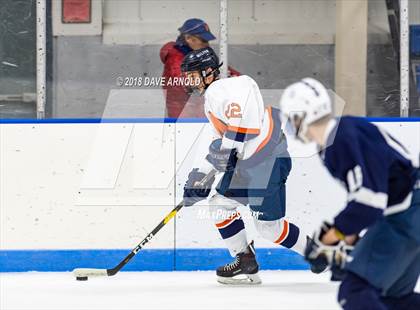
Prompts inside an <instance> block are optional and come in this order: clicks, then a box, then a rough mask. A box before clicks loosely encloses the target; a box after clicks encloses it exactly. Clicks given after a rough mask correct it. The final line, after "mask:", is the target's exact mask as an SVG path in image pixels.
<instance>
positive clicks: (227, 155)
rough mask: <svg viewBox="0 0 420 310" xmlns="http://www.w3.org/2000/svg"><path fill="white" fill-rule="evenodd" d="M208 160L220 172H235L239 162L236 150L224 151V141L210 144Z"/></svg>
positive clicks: (220, 140) (218, 140)
mask: <svg viewBox="0 0 420 310" xmlns="http://www.w3.org/2000/svg"><path fill="white" fill-rule="evenodd" d="M206 159H207V161H208V162H209V163H211V164H212V165H213V166H214V168H216V169H217V170H218V171H220V172H226V171H233V170H234V169H235V166H236V162H237V161H238V157H237V152H236V149H224V150H223V149H222V139H216V140H214V141H213V142H212V143H211V144H210V146H209V154H208V155H207V156H206Z"/></svg>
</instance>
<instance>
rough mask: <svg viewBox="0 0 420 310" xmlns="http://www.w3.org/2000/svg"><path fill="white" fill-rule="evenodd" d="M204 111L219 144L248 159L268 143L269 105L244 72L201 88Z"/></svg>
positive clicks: (271, 119) (270, 133)
mask: <svg viewBox="0 0 420 310" xmlns="http://www.w3.org/2000/svg"><path fill="white" fill-rule="evenodd" d="M204 96H205V104H204V111H205V113H206V116H207V118H208V119H209V121H210V123H211V124H212V127H213V128H214V133H215V136H216V137H221V138H222V148H226V149H233V148H236V150H237V151H238V154H239V157H240V158H241V159H244V160H246V159H248V158H250V157H251V156H252V155H254V154H255V153H257V152H259V151H260V150H261V149H262V148H264V146H265V145H266V144H267V143H268V141H269V140H270V138H271V135H272V132H273V127H274V124H273V122H274V121H273V117H272V113H271V108H265V107H264V102H263V99H262V96H261V92H260V89H259V87H258V85H257V83H256V82H255V81H254V80H253V79H252V78H250V77H249V76H247V75H241V76H238V77H232V78H228V79H221V80H217V81H215V82H213V83H212V84H211V85H210V86H209V87H208V89H207V90H206V92H205V95H204Z"/></svg>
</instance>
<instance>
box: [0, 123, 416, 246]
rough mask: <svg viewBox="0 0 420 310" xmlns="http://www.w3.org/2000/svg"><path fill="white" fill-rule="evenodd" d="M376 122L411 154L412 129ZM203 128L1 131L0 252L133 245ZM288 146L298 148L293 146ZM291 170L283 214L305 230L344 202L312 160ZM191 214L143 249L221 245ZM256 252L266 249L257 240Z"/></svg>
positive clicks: (171, 191) (184, 168)
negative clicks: (262, 248)
mask: <svg viewBox="0 0 420 310" xmlns="http://www.w3.org/2000/svg"><path fill="white" fill-rule="evenodd" d="M380 126H383V127H385V128H386V129H387V130H389V131H390V132H391V133H392V134H393V135H394V136H396V137H397V138H398V139H399V140H401V141H402V142H403V143H404V144H405V145H406V146H407V147H408V148H409V149H410V150H411V151H412V152H413V153H414V154H415V153H416V154H418V153H419V150H420V123H380ZM207 129H208V128H207V125H206V124H191V123H185V124H156V123H155V124H143V123H142V124H15V125H13V124H3V125H0V227H1V228H0V249H92V248H109V249H113V248H130V247H132V246H133V245H135V244H137V242H138V241H139V240H141V239H142V238H143V237H144V236H145V235H146V233H147V232H148V231H150V230H151V229H152V228H154V226H155V225H156V224H157V223H158V222H159V221H160V220H161V219H162V218H163V216H164V215H165V214H166V213H167V212H168V211H169V210H171V209H172V208H173V206H174V204H175V203H176V202H178V201H179V200H180V199H181V196H182V186H183V184H184V182H185V178H186V175H187V173H188V171H189V170H190V169H191V168H192V167H193V166H195V165H196V164H195V163H194V162H196V161H197V160H200V159H201V158H202V157H203V156H204V155H205V153H206V150H207V146H206V141H204V140H205V139H204V140H201V141H202V142H201V143H200V142H198V140H197V139H198V138H200V137H201V138H203V137H204V138H205V137H206V136H207V135H208V132H207ZM175 146H176V147H175ZM290 148H291V149H292V150H296V149H297V147H296V145H295V144H294V143H293V142H292V141H290ZM307 150H308V151H309V153H312V154H313V153H314V151H315V150H314V148H312V149H311V147H309V148H308V149H307ZM293 164H294V168H293V170H292V173H291V175H290V178H289V181H288V190H287V211H288V212H287V213H288V217H289V218H290V219H291V220H293V221H295V222H297V223H298V224H300V225H301V226H302V227H303V229H304V230H306V231H312V230H313V229H314V228H315V227H316V226H318V224H319V223H320V221H321V220H323V219H325V218H331V217H332V215H333V214H334V213H335V212H337V211H338V210H339V209H340V208H341V207H342V206H343V203H344V199H345V195H344V192H343V191H342V189H341V188H340V187H339V186H338V185H337V184H336V183H335V182H334V181H333V180H332V179H331V177H330V176H329V175H328V174H327V172H326V171H325V170H324V168H323V167H322V165H321V163H320V160H319V159H318V157H317V156H311V157H307V158H294V159H293ZM175 170H176V171H177V173H176V178H173V175H174V171H175ZM199 208H200V207H197V208H190V209H183V210H182V211H181V212H180V213H179V215H178V217H177V224H176V233H175V226H174V223H171V224H170V225H168V227H165V228H164V230H163V231H162V232H161V233H159V235H158V236H157V237H156V239H155V240H154V241H153V242H151V243H150V244H149V245H148V247H150V248H172V247H173V246H174V242H176V245H177V247H213V246H215V247H223V244H222V242H221V240H220V238H219V236H218V234H217V231H216V229H215V228H214V226H213V224H212V223H211V222H210V221H209V220H205V219H201V220H200V219H197V212H198V210H199ZM201 208H206V207H205V206H204V207H201ZM249 228H250V231H251V234H250V237H254V233H255V231H254V230H253V228H252V225H251V226H249ZM257 246H271V245H270V244H269V243H266V242H265V241H263V240H260V239H258V238H257Z"/></svg>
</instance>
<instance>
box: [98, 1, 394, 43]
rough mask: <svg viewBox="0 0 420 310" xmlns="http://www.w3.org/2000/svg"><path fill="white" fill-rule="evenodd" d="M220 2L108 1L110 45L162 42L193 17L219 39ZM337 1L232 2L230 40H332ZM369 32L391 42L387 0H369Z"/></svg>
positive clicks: (105, 36)
mask: <svg viewBox="0 0 420 310" xmlns="http://www.w3.org/2000/svg"><path fill="white" fill-rule="evenodd" d="M219 3H220V1H219V0H201V1H190V0H178V1H174V0H137V1H133V0H106V1H105V2H104V32H103V40H104V43H106V44H112V43H117V44H162V43H165V42H167V41H168V40H174V38H176V36H177V29H178V27H180V26H181V25H182V23H183V22H184V21H185V20H186V19H188V18H192V17H196V18H201V19H204V20H205V21H206V22H207V23H208V24H209V26H210V29H211V30H212V32H213V33H214V34H215V35H216V37H219ZM335 6H336V0H316V1H314V0H230V1H229V6H228V8H229V44H257V43H259V44H332V43H333V41H334V35H335ZM369 16H370V19H369V25H370V28H369V31H370V33H374V34H379V35H381V36H382V39H381V40H382V41H383V40H387V34H388V33H389V26H388V21H387V15H386V6H385V1H381V0H376V1H370V2H369Z"/></svg>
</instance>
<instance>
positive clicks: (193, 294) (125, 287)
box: [0, 271, 339, 310]
mask: <svg viewBox="0 0 420 310" xmlns="http://www.w3.org/2000/svg"><path fill="white" fill-rule="evenodd" d="M328 277H329V274H322V275H314V274H311V273H310V272H309V271H262V272H261V278H262V281H263V284H261V285H258V286H247V287H244V286H241V287H239V286H236V287H232V286H225V285H222V284H218V283H217V282H216V279H215V273H214V272H121V273H119V274H117V275H116V276H114V277H105V278H92V279H89V281H86V282H79V281H76V280H75V279H74V278H73V276H72V274H71V273H38V272H30V273H2V274H0V309H1V310H11V309H19V310H26V309H42V310H48V309H54V310H61V309H66V310H70V309H71V310H73V309H85V310H88V309H89V310H90V309H101V310H106V309H183V310H184V309H185V310H186V309H194V310H196V309H218V310H219V309H230V310H235V309H238V310H248V309H277V310H278V309H288V310H292V309H322V310H327V309H339V307H338V304H337V303H336V300H335V296H336V292H337V284H336V283H331V282H329V278H328Z"/></svg>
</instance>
